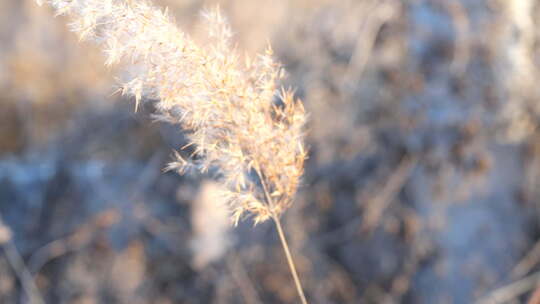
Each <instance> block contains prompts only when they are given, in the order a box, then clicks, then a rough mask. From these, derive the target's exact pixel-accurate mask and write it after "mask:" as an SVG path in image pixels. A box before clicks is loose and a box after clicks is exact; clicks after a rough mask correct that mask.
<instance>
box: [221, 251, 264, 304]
mask: <svg viewBox="0 0 540 304" xmlns="http://www.w3.org/2000/svg"><path fill="white" fill-rule="evenodd" d="M227 266H228V268H229V272H230V273H231V275H232V277H233V279H234V281H235V282H236V284H238V286H239V287H240V292H241V293H242V296H243V297H244V300H245V301H246V303H248V304H262V303H263V302H262V301H261V298H260V297H259V294H258V293H257V290H256V289H255V287H254V286H253V283H252V282H251V280H250V279H249V276H248V274H247V272H246V269H245V268H244V266H243V265H242V261H241V259H240V257H239V256H237V255H236V254H232V256H231V257H229V258H227Z"/></svg>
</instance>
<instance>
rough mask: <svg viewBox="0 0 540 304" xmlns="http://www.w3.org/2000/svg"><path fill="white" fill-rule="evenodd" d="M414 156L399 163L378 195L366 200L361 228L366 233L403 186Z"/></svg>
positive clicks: (375, 223)
mask: <svg viewBox="0 0 540 304" xmlns="http://www.w3.org/2000/svg"><path fill="white" fill-rule="evenodd" d="M416 163H417V159H416V158H408V157H407V158H405V159H403V160H402V161H401V163H400V164H399V167H398V168H397V169H396V171H395V172H394V173H393V174H392V175H391V176H390V178H389V179H388V181H386V184H385V185H384V186H383V187H382V189H381V191H380V192H379V194H378V195H375V196H374V197H373V198H372V199H370V200H369V201H367V202H366V203H365V204H364V205H365V206H366V207H365V208H366V209H365V215H364V217H363V221H362V227H361V230H362V231H363V232H366V233H370V232H371V231H373V229H374V228H375V226H376V225H377V223H378V222H379V219H380V218H381V215H382V214H383V212H384V210H386V208H388V206H389V205H390V203H391V202H392V200H393V199H394V197H395V196H396V194H397V193H398V192H399V190H400V189H401V188H402V187H403V185H404V184H405V182H406V181H407V178H408V177H409V174H410V173H411V171H412V169H413V168H414V167H415V166H416Z"/></svg>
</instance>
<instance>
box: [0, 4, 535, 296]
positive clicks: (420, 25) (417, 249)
mask: <svg viewBox="0 0 540 304" xmlns="http://www.w3.org/2000/svg"><path fill="white" fill-rule="evenodd" d="M216 3H220V6H221V8H222V9H223V10H224V11H225V13H226V15H227V16H228V17H229V18H230V21H231V23H232V27H233V29H234V30H235V38H236V41H237V42H238V48H239V49H240V50H242V52H246V53H247V54H255V53H256V52H259V51H261V50H262V49H264V48H265V47H266V45H267V43H268V41H269V42H270V43H271V44H272V46H273V48H274V50H275V52H276V54H277V56H278V57H279V59H280V60H281V61H282V62H283V63H284V65H285V67H286V69H287V71H288V73H289V76H288V79H287V83H285V85H287V86H291V87H293V88H295V89H296V93H297V95H298V96H299V97H300V98H301V99H302V100H303V101H304V104H305V106H306V108H307V110H308V112H309V113H310V122H309V126H308V139H307V140H308V145H309V146H310V158H309V160H308V161H307V164H306V174H305V177H304V181H303V186H302V188H301V190H300V192H299V193H298V196H297V199H296V202H295V204H294V206H293V208H292V209H291V210H290V211H288V212H287V213H286V214H285V217H284V218H285V223H286V224H285V225H286V228H285V229H286V231H287V233H288V234H289V238H290V241H291V243H292V247H293V248H294V249H293V250H294V251H295V252H296V259H297V264H298V267H299V272H300V273H301V277H302V278H303V281H304V285H305V289H306V292H307V295H308V298H309V299H310V301H311V303H322V304H326V303H474V302H475V301H481V300H486V299H487V300H489V301H492V302H488V303H499V302H500V303H525V302H527V301H528V300H530V301H531V302H530V303H540V301H539V302H534V301H537V300H538V299H536V300H535V290H536V288H537V285H538V282H539V281H538V279H539V277H540V276H539V275H538V273H537V271H540V245H539V244H540V243H538V240H539V237H540V229H539V228H540V226H539V224H538V223H539V221H538V220H539V218H540V212H539V211H540V209H539V208H540V129H539V125H540V102H538V101H539V95H540V90H539V86H538V84H537V83H536V81H537V79H539V77H538V76H540V70H539V67H540V53H539V49H540V34H539V33H540V32H539V30H538V28H539V27H538V26H539V24H538V23H539V21H538V20H540V3H539V2H538V1H534V0H519V1H504V0H475V1H472V0H455V1H445V0H408V1H398V0H356V1H353V0H341V1H329V0H290V1H287V0H279V1H278V0H259V1H250V0H238V1H219V2H217V1H202V0H161V1H156V4H158V5H160V6H162V7H168V8H169V10H170V11H171V13H172V14H173V15H174V16H175V17H176V20H177V23H178V24H179V26H180V27H181V28H182V29H184V30H185V31H187V32H189V33H191V34H192V35H193V36H194V37H200V36H201V31H202V30H203V29H202V28H200V27H199V26H198V14H199V12H200V10H201V9H202V8H204V7H208V6H211V5H215V4H216ZM67 22H68V20H66V19H65V18H63V17H57V18H53V17H52V11H51V10H50V9H49V8H46V7H38V6H37V5H36V4H35V3H34V1H33V0H2V1H0V92H1V94H0V216H1V219H2V222H3V224H2V225H0V243H2V248H3V250H2V251H0V303H27V302H28V301H29V299H28V294H29V293H30V294H31V293H32V288H31V287H32V286H31V285H32V282H35V284H36V286H37V289H38V291H39V294H40V295H39V296H36V295H35V296H36V297H42V298H43V299H44V300H45V302H47V303H79V304H82V303H84V304H90V303H159V304H166V303H295V302H296V301H297V298H296V292H295V290H294V285H293V284H292V280H291V278H290V274H289V272H288V268H287V265H286V262H285V259H284V258H283V253H282V250H281V248H280V247H279V241H278V240H277V238H276V235H275V233H274V231H272V229H273V227H272V226H271V224H270V223H265V224H261V225H258V226H256V227H255V228H253V227H252V223H250V222H249V221H246V222H244V223H242V224H241V225H240V227H238V228H235V229H232V228H230V227H228V223H227V215H226V213H225V212H224V211H223V210H222V209H220V208H217V207H216V206H218V205H219V202H220V198H219V197H216V195H215V192H216V187H218V186H217V185H216V184H215V183H214V182H212V176H211V175H208V176H178V175H177V174H175V173H170V172H169V173H163V172H162V168H164V167H165V165H166V163H167V162H168V160H170V155H171V152H172V150H173V149H175V148H179V147H181V146H183V145H184V143H185V141H184V138H183V136H182V131H181V130H179V129H178V127H176V126H171V125H166V124H164V123H157V122H154V121H153V120H152V117H151V116H152V113H153V107H152V102H151V101H149V102H147V103H146V104H145V106H144V107H143V108H142V109H140V110H139V111H138V112H137V113H135V112H134V103H133V101H131V100H127V99H126V98H121V97H120V96H119V95H118V94H115V91H116V88H115V85H116V82H115V77H116V75H117V74H118V71H115V70H114V68H112V69H111V68H105V67H104V66H103V55H102V54H101V53H100V51H99V50H97V49H96V48H95V47H94V45H92V44H91V43H86V42H84V43H79V42H78V41H77V38H76V36H75V35H74V34H72V33H70V32H69V30H68V27H67V26H66V24H67ZM17 255H20V256H21V257H22V259H23V262H24V264H23V263H20V262H21V261H18V260H17V258H16V257H17ZM17 261H18V262H17ZM23 265H24V266H25V267H22V266H23ZM514 282H518V283H519V284H517V285H516V284H514ZM25 290H29V291H30V292H27V291H25ZM34 293H37V291H34ZM536 296H538V295H536ZM486 297H487V298H486ZM490 297H491V298H490Z"/></svg>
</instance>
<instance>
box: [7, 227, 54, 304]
mask: <svg viewBox="0 0 540 304" xmlns="http://www.w3.org/2000/svg"><path fill="white" fill-rule="evenodd" d="M0 246H1V247H2V249H3V250H4V253H5V255H6V259H7V261H8V263H9V265H10V266H11V268H12V269H13V272H15V274H16V275H17V278H18V279H19V281H20V283H21V286H22V288H23V289H24V292H25V293H26V294H27V295H28V298H29V301H30V303H31V304H44V303H45V301H44V300H43V296H42V295H41V293H40V292H39V289H38V288H37V286H36V284H35V282H34V278H33V277H32V275H31V274H30V271H28V268H27V267H26V264H25V262H24V259H23V258H22V256H21V254H20V253H19V250H18V249H17V247H16V246H15V244H14V243H13V240H12V238H11V230H10V229H9V227H7V226H5V225H4V223H3V221H2V219H1V218H0Z"/></svg>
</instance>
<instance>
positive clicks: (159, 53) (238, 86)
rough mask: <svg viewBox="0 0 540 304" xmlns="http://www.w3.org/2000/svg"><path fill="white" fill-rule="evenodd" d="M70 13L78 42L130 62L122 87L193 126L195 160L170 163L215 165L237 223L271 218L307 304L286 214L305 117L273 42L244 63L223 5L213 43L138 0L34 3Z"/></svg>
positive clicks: (301, 155) (208, 18) (213, 16)
mask: <svg viewBox="0 0 540 304" xmlns="http://www.w3.org/2000/svg"><path fill="white" fill-rule="evenodd" d="M41 2H47V3H49V4H50V5H51V6H52V7H53V8H54V9H55V11H56V13H57V14H58V15H67V16H69V17H71V20H72V23H71V28H72V30H73V31H74V32H76V33H77V34H78V35H79V37H80V39H90V40H93V41H95V42H97V43H98V44H99V45H100V46H101V47H102V48H103V49H104V50H105V53H106V57H107V58H106V64H107V65H112V64H117V63H120V62H122V63H127V64H126V67H128V68H129V69H130V71H131V72H132V73H133V74H134V77H133V78H131V79H130V80H129V81H127V82H126V83H124V84H123V93H124V94H129V95H132V96H134V97H135V100H136V105H138V104H139V102H140V101H141V99H142V98H143V97H146V98H151V99H156V100H158V102H157V105H156V108H157V116H158V118H159V119H161V120H165V121H168V122H172V123H176V124H179V125H181V126H182V128H183V129H184V130H185V131H186V132H187V134H188V139H189V143H190V145H193V146H194V150H195V152H194V155H196V159H190V160H186V159H184V158H182V157H181V156H180V153H176V159H175V161H173V162H172V163H170V164H169V166H168V169H174V170H177V171H178V172H180V173H183V172H185V171H186V170H187V169H189V168H196V169H199V170H201V171H206V170H208V169H209V168H214V169H216V170H217V171H218V176H219V179H220V181H221V182H222V183H223V184H224V185H225V186H226V187H225V188H226V189H227V190H226V192H225V193H224V196H225V197H226V199H227V201H228V202H229V206H230V208H231V219H232V220H233V222H234V223H236V224H237V223H238V221H239V220H240V219H242V218H243V217H244V216H246V215H252V216H253V220H254V222H255V223H260V222H262V221H265V220H267V219H273V221H274V223H275V224H276V228H277V230H278V234H279V236H280V240H281V243H282V245H283V248H284V250H285V254H286V256H287V261H288V263H289V266H290V269H291V273H292V275H293V277H294V281H295V284H296V287H297V289H298V292H299V296H300V298H301V300H302V302H303V303H307V302H306V299H305V296H304V293H303V290H302V287H301V284H300V281H299V279H298V275H297V273H296V270H295V266H294V263H293V260H292V258H291V255H290V251H289V248H288V245H287V242H286V240H285V236H284V234H283V230H282V227H281V223H280V216H281V215H282V213H283V212H284V211H285V210H286V209H287V208H288V207H289V206H290V205H291V203H292V200H293V197H294V194H295V192H296V189H297V187H298V183H299V180H300V177H301V176H302V173H303V164H304V160H305V158H306V151H305V149H304V144H303V126H304V123H305V120H306V115H305V113H304V108H303V106H302V103H301V102H300V101H297V100H295V99H294V97H293V94H292V93H291V92H290V91H287V90H283V89H280V88H279V86H278V85H279V84H278V83H279V81H280V79H281V78H282V77H283V70H282V68H281V67H280V65H279V64H278V63H277V62H276V61H275V60H274V59H273V57H272V51H271V49H270V48H268V50H267V51H266V52H265V53H264V54H261V55H258V56H257V57H255V58H253V59H250V58H245V59H243V60H241V59H240V56H239V55H238V53H237V51H236V50H235V49H234V48H232V47H231V37H232V32H231V29H230V27H229V25H228V22H227V21H226V19H225V18H224V17H223V16H222V15H221V14H220V12H219V9H214V10H209V11H206V12H204V13H203V17H204V20H205V26H206V30H207V31H206V32H207V33H208V37H209V39H210V43H209V44H208V45H205V46H204V47H203V46H200V45H198V44H197V43H196V42H195V41H194V40H193V39H191V38H190V37H189V36H188V35H186V34H185V33H183V32H182V31H180V30H179V29H178V27H177V26H176V25H175V23H174V22H173V20H172V18H171V17H170V16H169V15H168V13H167V11H166V10H165V11H163V10H160V9H157V8H155V7H153V6H152V5H151V4H150V3H148V2H146V1H140V0H46V1H44V0H38V3H40V4H41Z"/></svg>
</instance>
